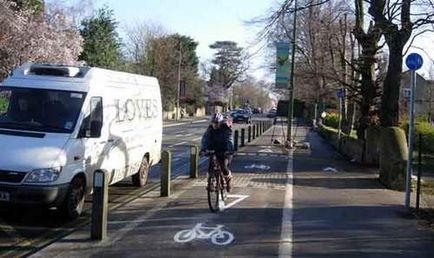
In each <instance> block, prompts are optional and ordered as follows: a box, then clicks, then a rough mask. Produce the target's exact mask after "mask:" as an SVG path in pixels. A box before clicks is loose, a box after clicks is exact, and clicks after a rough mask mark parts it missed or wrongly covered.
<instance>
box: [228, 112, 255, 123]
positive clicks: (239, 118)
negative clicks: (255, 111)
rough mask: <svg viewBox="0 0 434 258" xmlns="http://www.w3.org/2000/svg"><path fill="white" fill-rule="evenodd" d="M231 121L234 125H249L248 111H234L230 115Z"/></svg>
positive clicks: (250, 117)
mask: <svg viewBox="0 0 434 258" xmlns="http://www.w3.org/2000/svg"><path fill="white" fill-rule="evenodd" d="M231 116H232V120H233V122H234V123H240V122H241V123H246V124H248V123H250V121H251V119H252V116H251V115H250V113H249V111H247V110H244V109H242V110H236V111H235V112H233V113H232V114H231Z"/></svg>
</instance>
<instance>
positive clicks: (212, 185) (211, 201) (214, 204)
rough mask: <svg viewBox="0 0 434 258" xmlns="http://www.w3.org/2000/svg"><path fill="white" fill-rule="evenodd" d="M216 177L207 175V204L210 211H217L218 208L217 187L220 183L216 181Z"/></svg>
mask: <svg viewBox="0 0 434 258" xmlns="http://www.w3.org/2000/svg"><path fill="white" fill-rule="evenodd" d="M217 179H218V178H216V177H208V187H207V192H208V205H209V209H210V210H211V211H212V212H218V210H219V206H218V205H219V192H220V191H219V188H220V184H219V183H218V180H217Z"/></svg>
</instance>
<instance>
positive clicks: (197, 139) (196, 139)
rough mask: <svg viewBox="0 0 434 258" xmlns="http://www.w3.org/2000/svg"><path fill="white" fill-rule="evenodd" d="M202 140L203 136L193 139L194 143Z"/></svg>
mask: <svg viewBox="0 0 434 258" xmlns="http://www.w3.org/2000/svg"><path fill="white" fill-rule="evenodd" d="M200 139H202V136H200V137H196V138H193V139H192V141H193V142H195V141H199V140H200Z"/></svg>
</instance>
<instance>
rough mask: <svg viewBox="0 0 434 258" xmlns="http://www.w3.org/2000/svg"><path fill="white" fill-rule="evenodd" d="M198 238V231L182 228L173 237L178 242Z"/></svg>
mask: <svg viewBox="0 0 434 258" xmlns="http://www.w3.org/2000/svg"><path fill="white" fill-rule="evenodd" d="M195 238H196V232H195V231H194V230H192V229H185V230H181V231H179V232H178V233H176V235H175V236H174V237H173V240H175V242H177V243H187V242H190V241H191V240H193V239H195Z"/></svg>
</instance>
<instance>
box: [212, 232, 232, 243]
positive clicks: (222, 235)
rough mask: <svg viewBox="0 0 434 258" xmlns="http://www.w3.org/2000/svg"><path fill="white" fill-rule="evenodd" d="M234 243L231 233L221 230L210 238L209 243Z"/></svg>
mask: <svg viewBox="0 0 434 258" xmlns="http://www.w3.org/2000/svg"><path fill="white" fill-rule="evenodd" d="M232 241H234V235H232V233H230V232H228V231H225V230H222V231H221V232H218V233H216V234H213V235H212V236H211V242H212V243H213V244H215V245H228V244H230V243H232Z"/></svg>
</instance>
